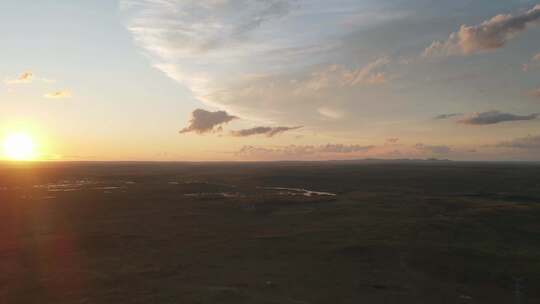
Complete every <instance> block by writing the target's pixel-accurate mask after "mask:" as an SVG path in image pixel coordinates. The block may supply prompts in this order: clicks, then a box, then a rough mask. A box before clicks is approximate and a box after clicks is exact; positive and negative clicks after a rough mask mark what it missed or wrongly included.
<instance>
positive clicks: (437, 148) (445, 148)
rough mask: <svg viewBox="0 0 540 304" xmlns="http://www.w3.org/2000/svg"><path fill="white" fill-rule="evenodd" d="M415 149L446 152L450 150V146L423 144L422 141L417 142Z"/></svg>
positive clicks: (426, 151)
mask: <svg viewBox="0 0 540 304" xmlns="http://www.w3.org/2000/svg"><path fill="white" fill-rule="evenodd" d="M414 147H415V148H416V149H417V150H419V151H421V152H425V153H432V154H448V153H450V152H452V148H450V147H449V146H444V145H440V146H436V145H425V144H422V143H418V144H416V145H415V146H414Z"/></svg>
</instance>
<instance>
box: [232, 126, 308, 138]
mask: <svg viewBox="0 0 540 304" xmlns="http://www.w3.org/2000/svg"><path fill="white" fill-rule="evenodd" d="M300 128H302V127H254V128H250V129H243V130H237V131H232V132H231V135H232V136H235V137H248V136H254V135H265V136H266V137H274V136H276V135H278V134H282V133H285V132H288V131H292V130H297V129H300Z"/></svg>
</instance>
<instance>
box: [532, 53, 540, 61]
mask: <svg viewBox="0 0 540 304" xmlns="http://www.w3.org/2000/svg"><path fill="white" fill-rule="evenodd" d="M532 61H540V53H538V54H536V55H534V56H533V58H532Z"/></svg>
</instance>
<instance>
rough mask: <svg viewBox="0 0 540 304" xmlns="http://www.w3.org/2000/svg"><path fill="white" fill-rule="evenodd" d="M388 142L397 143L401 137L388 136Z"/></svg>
mask: <svg viewBox="0 0 540 304" xmlns="http://www.w3.org/2000/svg"><path fill="white" fill-rule="evenodd" d="M386 142H387V143H389V144H397V143H398V142H399V138H397V137H395V138H388V139H387V140H386Z"/></svg>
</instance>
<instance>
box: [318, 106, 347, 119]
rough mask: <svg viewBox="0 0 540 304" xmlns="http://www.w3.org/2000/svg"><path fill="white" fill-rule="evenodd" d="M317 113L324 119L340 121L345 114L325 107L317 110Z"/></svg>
mask: <svg viewBox="0 0 540 304" xmlns="http://www.w3.org/2000/svg"><path fill="white" fill-rule="evenodd" d="M317 112H318V113H319V114H321V115H322V116H324V117H325V118H330V119H340V118H343V117H344V116H345V113H343V112H342V111H340V110H337V109H333V108H330V107H326V106H324V107H320V108H318V109H317Z"/></svg>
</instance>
